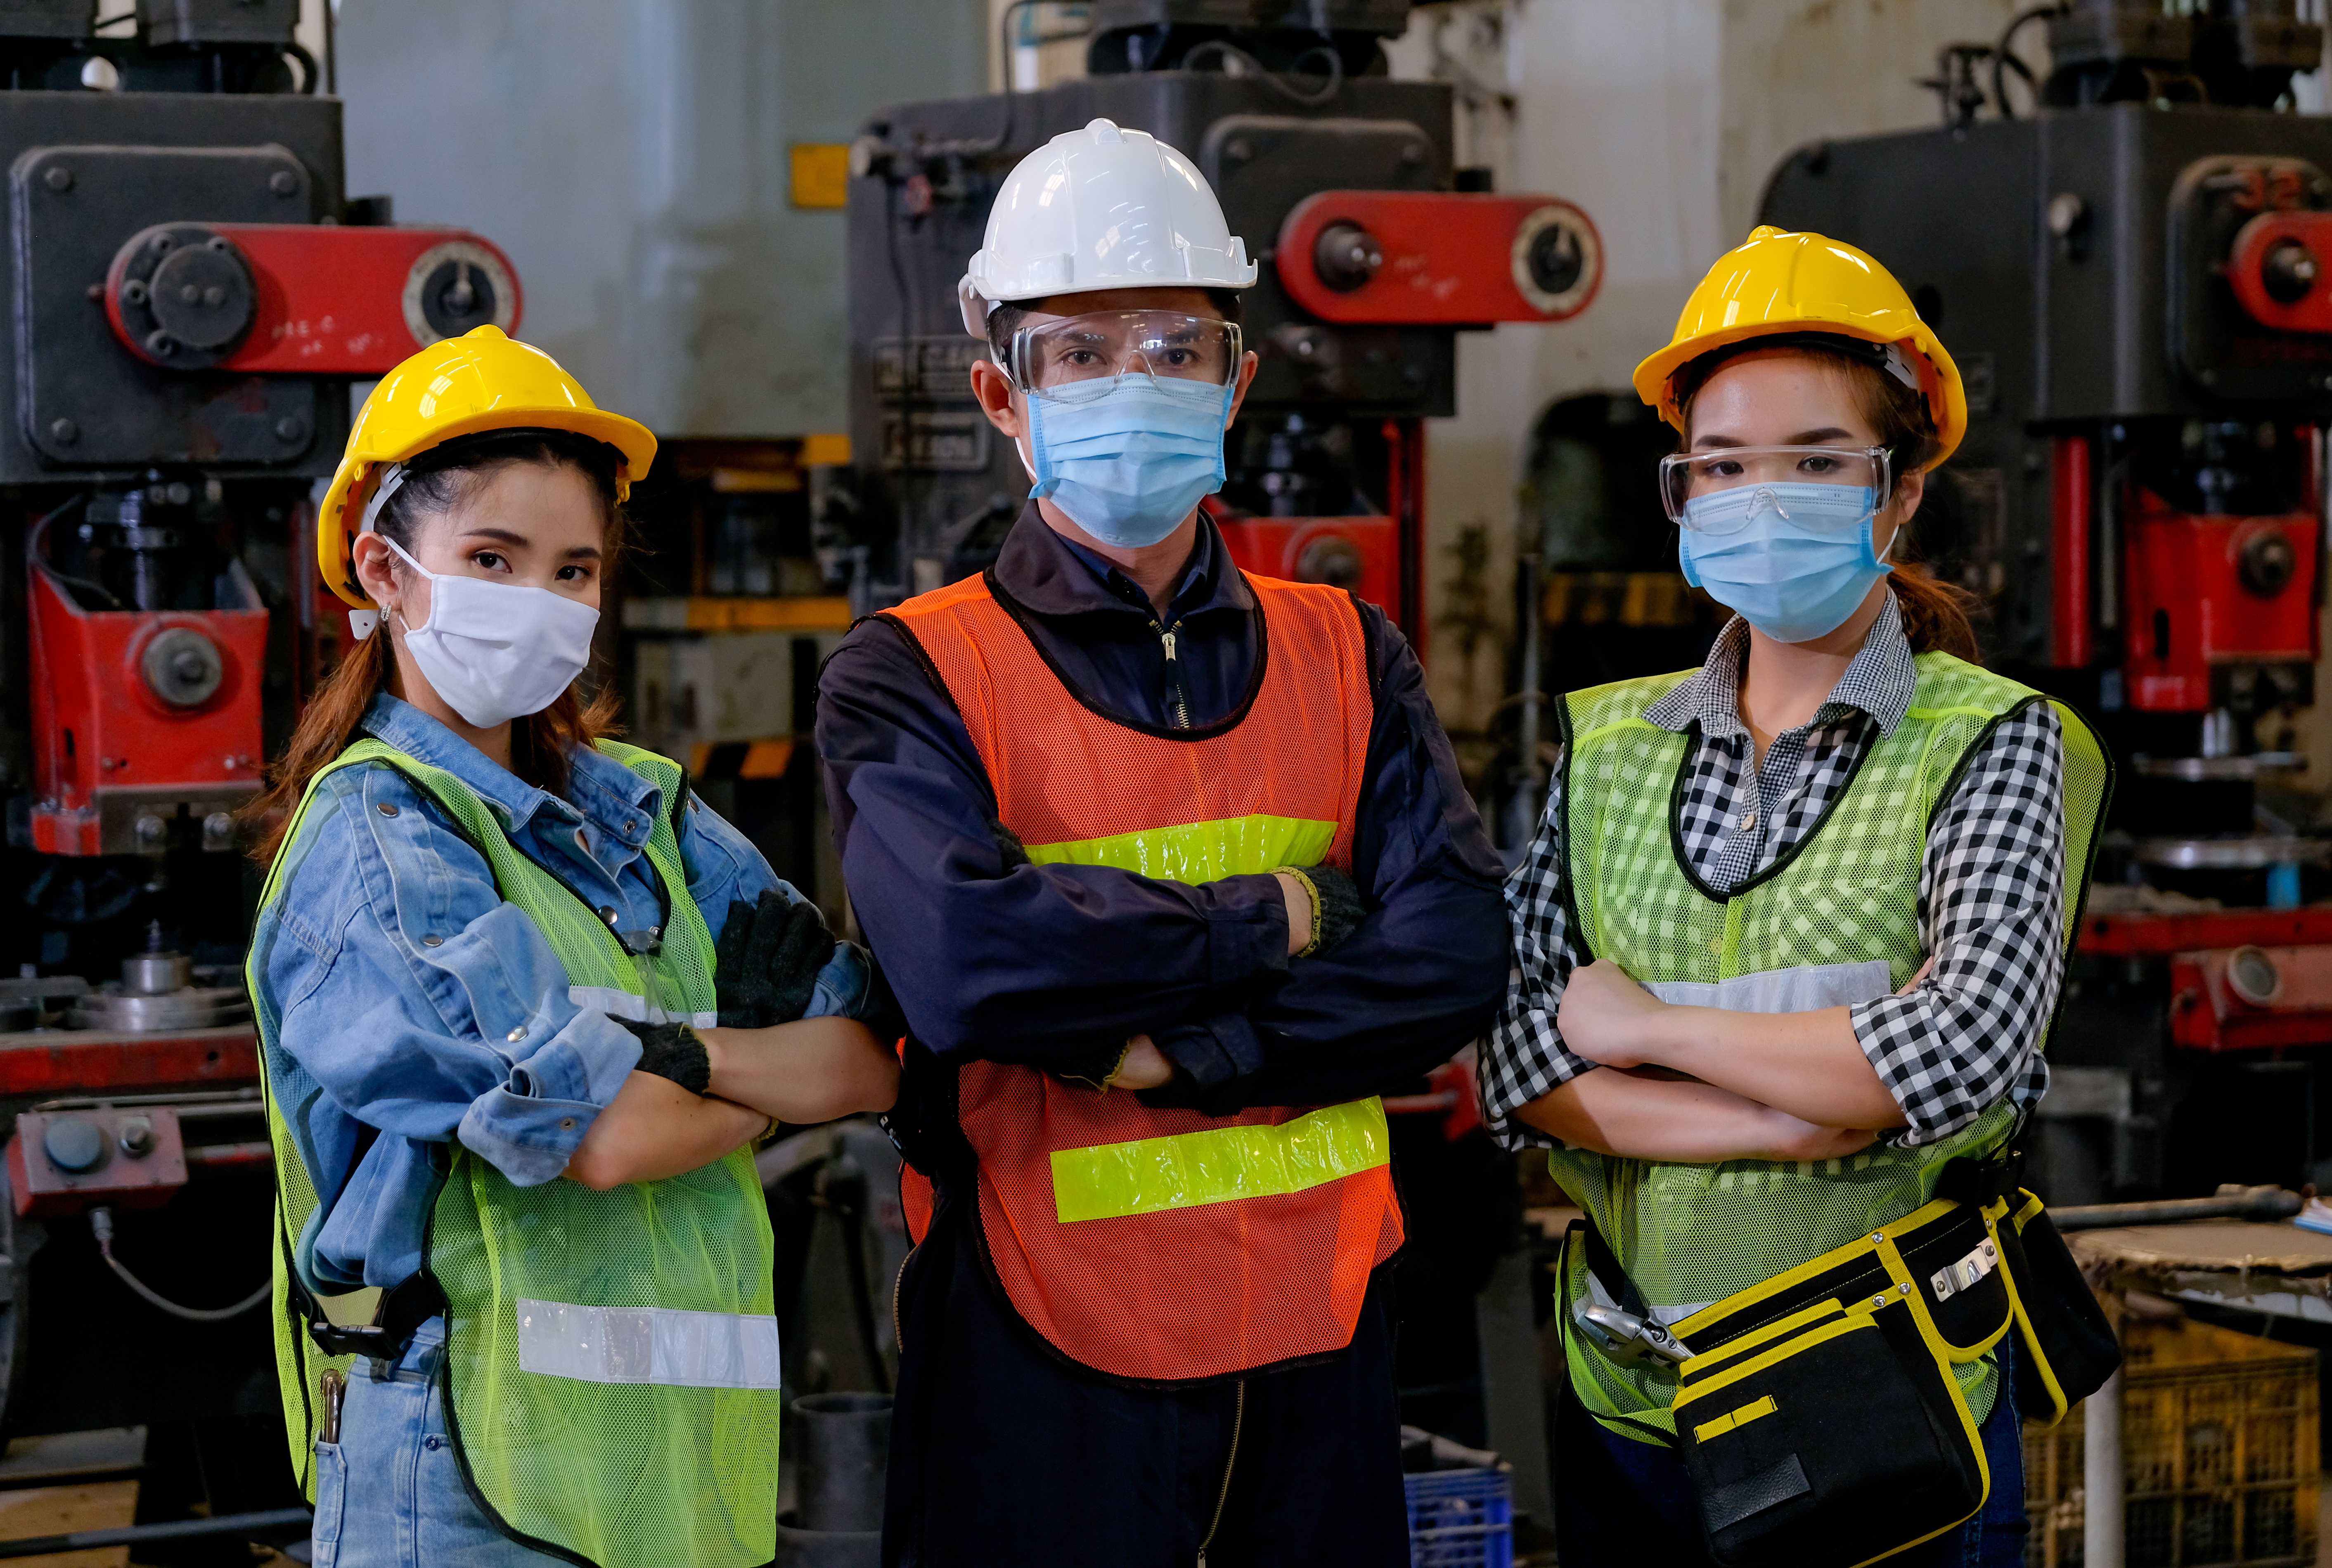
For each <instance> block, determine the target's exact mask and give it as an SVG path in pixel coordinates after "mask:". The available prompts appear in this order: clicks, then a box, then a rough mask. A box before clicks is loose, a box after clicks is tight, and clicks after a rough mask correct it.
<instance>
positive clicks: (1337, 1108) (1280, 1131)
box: [1053, 1098, 1392, 1225]
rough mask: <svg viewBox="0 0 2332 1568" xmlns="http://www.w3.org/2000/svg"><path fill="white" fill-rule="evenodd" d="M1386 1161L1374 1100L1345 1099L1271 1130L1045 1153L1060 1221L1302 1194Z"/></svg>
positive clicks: (1221, 1130) (1386, 1143) (1233, 1130)
mask: <svg viewBox="0 0 2332 1568" xmlns="http://www.w3.org/2000/svg"><path fill="white" fill-rule="evenodd" d="M1391 1161H1392V1145H1391V1137H1390V1134H1389V1133H1388V1132H1387V1130H1386V1127H1385V1114H1384V1102H1383V1101H1381V1100H1379V1099H1374V1098H1371V1099H1366V1100H1352V1101H1349V1102H1347V1103H1346V1104H1342V1105H1329V1106H1326V1107H1325V1108H1324V1109H1321V1110H1317V1111H1313V1112H1309V1113H1307V1114H1304V1115H1301V1116H1298V1117H1296V1118H1295V1120H1293V1121H1289V1122H1281V1123H1277V1124H1276V1125H1273V1126H1243V1127H1210V1128H1209V1129H1208V1130H1207V1131H1205V1132H1203V1133H1178V1134H1176V1135H1174V1136H1172V1137H1167V1138H1137V1139H1135V1140H1134V1141H1133V1142H1132V1143H1095V1144H1094V1145H1092V1146H1090V1147H1088V1148H1084V1149H1056V1150H1054V1151H1053V1202H1054V1206H1055V1208H1056V1210H1057V1211H1058V1213H1059V1215H1060V1219H1061V1223H1062V1224H1064V1225H1071V1224H1075V1222H1076V1221H1078V1220H1080V1219H1121V1218H1123V1217H1124V1216H1126V1215H1129V1214H1156V1213H1160V1212H1161V1211H1163V1210H1165V1209H1196V1208H1199V1207H1200V1206H1201V1205H1203V1204H1208V1203H1231V1202H1236V1201H1237V1200H1239V1199H1242V1198H1269V1197H1274V1196H1276V1195H1278V1194H1280V1193H1284V1192H1302V1191H1305V1190H1308V1189H1310V1188H1314V1187H1321V1186H1324V1185H1326V1184H1327V1183H1328V1182H1331V1181H1338V1180H1340V1179H1342V1178H1343V1177H1346V1176H1351V1175H1355V1174H1357V1173H1358V1172H1360V1171H1373V1170H1375V1169H1376V1168H1377V1167H1378V1166H1380V1165H1386V1164H1390V1163H1391Z"/></svg>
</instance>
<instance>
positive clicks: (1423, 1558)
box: [1401, 1470, 1515, 1568]
mask: <svg viewBox="0 0 2332 1568" xmlns="http://www.w3.org/2000/svg"><path fill="white" fill-rule="evenodd" d="M1401 1480H1402V1483H1403V1485H1404V1487H1406V1488H1407V1490H1408V1492H1409V1563H1410V1568H1514V1563H1515V1493H1514V1477H1513V1476H1512V1474H1511V1473H1510V1472H1508V1471H1505V1470H1423V1471H1419V1472H1416V1473H1414V1474H1411V1475H1408V1476H1404V1477H1401Z"/></svg>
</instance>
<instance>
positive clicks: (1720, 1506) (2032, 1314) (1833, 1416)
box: [1565, 1161, 2121, 1568]
mask: <svg viewBox="0 0 2332 1568" xmlns="http://www.w3.org/2000/svg"><path fill="white" fill-rule="evenodd" d="M2009 1169H2010V1167H2009V1162H2006V1161H1999V1162H1987V1163H1983V1164H1979V1163H1977V1162H1972V1161H1954V1162H1953V1163H1952V1165H1951V1166H1950V1167H1948V1168H1947V1169H1946V1171H1945V1177H1944V1182H1943V1186H1942V1188H1941V1189H1940V1192H1939V1196H1938V1197H1937V1198H1936V1199H1935V1201H1933V1202H1931V1203H1929V1204H1927V1205H1926V1207H1924V1208H1922V1209H1917V1210H1916V1211H1915V1212H1913V1213H1911V1214H1908V1215H1907V1216H1905V1217H1904V1218H1903V1219H1898V1220H1897V1221H1895V1222H1894V1223H1893V1224H1891V1225H1888V1226H1886V1227H1884V1228H1883V1229H1877V1230H1873V1231H1872V1232H1870V1233H1869V1234H1868V1236H1864V1237H1860V1238H1857V1239H1855V1240H1854V1241H1851V1242H1849V1243H1848V1244H1847V1245H1845V1246H1843V1247H1840V1248H1834V1249H1832V1250H1831V1251H1830V1252H1826V1253H1824V1254H1822V1255H1821V1257H1816V1258H1814V1259H1812V1260H1811V1261H1810V1262H1807V1263H1803V1264H1801V1265H1799V1266H1798V1267H1795V1268H1793V1269H1791V1270H1789V1271H1788V1272H1786V1273H1783V1274H1780V1275H1777V1276H1774V1277H1773V1278H1772V1279H1768V1280H1766V1281H1764V1282H1763V1284H1760V1285H1756V1286H1751V1287H1750V1288H1749V1289H1747V1290H1744V1291H1741V1292H1738V1293H1736V1294H1735V1295H1733V1296H1727V1297H1726V1298H1725V1299H1724V1300H1722V1301H1719V1302H1716V1303H1715V1304H1714V1305H1709V1306H1706V1307H1704V1308H1702V1309H1701V1310H1700V1311H1698V1312H1696V1313H1695V1314H1693V1315H1691V1316H1689V1317H1687V1318H1685V1319H1683V1320H1681V1321H1679V1322H1677V1323H1675V1324H1669V1325H1668V1326H1667V1329H1666V1331H1665V1332H1663V1331H1661V1330H1660V1329H1659V1328H1658V1325H1657V1324H1650V1323H1649V1313H1648V1312H1646V1311H1645V1310H1644V1308H1643V1306H1642V1300H1641V1297H1640V1296H1639V1295H1638V1294H1637V1293H1636V1292H1635V1290H1634V1287H1633V1286H1632V1285H1631V1284H1630V1283H1629V1282H1628V1280H1627V1278H1626V1276H1625V1275H1624V1274H1622V1273H1621V1272H1620V1270H1619V1268H1618V1267H1617V1263H1616V1261H1615V1260H1614V1259H1613V1258H1612V1256H1611V1254H1610V1249H1609V1248H1608V1247H1607V1246H1606V1245H1605V1244H1604V1242H1603V1240H1602V1238H1601V1237H1600V1236H1598V1235H1596V1233H1595V1231H1594V1229H1593V1228H1592V1227H1591V1226H1582V1227H1580V1228H1578V1229H1581V1230H1582V1232H1583V1235H1582V1240H1583V1244H1584V1246H1585V1249H1586V1251H1585V1256H1586V1260H1587V1265H1588V1271H1589V1273H1590V1274H1591V1276H1593V1277H1594V1278H1595V1279H1596V1281H1597V1283H1598V1284H1600V1285H1601V1287H1602V1289H1603V1291H1604V1293H1605V1294H1606V1295H1607V1296H1610V1297H1611V1298H1612V1299H1613V1300H1615V1301H1619V1302H1620V1303H1621V1305H1622V1308H1623V1311H1622V1312H1621V1313H1619V1314H1610V1313H1608V1312H1606V1313H1600V1314H1595V1315H1592V1316H1591V1317H1590V1318H1589V1319H1588V1321H1587V1322H1584V1323H1574V1324H1570V1326H1571V1327H1572V1328H1573V1329H1574V1330H1576V1331H1578V1332H1585V1333H1587V1334H1589V1335H1590V1338H1591V1340H1592V1341H1594V1342H1595V1343H1597V1346H1598V1348H1599V1349H1602V1350H1604V1351H1605V1353H1607V1354H1611V1353H1617V1355H1618V1358H1619V1359H1626V1358H1627V1356H1628V1355H1629V1354H1630V1353H1634V1352H1636V1351H1638V1350H1639V1348H1640V1349H1649V1351H1650V1352H1652V1353H1658V1354H1659V1355H1661V1356H1662V1357H1663V1358H1664V1359H1668V1360H1672V1361H1676V1362H1677V1393H1676V1399H1675V1401H1674V1404H1673V1407H1672V1408H1673V1410H1674V1412H1675V1416H1676V1428H1677V1439H1678V1442H1679V1444H1680V1445H1681V1447H1682V1448H1683V1452H1684V1461H1685V1466H1686V1468H1687V1471H1688V1472H1689V1473H1690V1475H1691V1477H1692V1483H1693V1488H1694V1491H1695V1494H1696V1498H1697V1500H1698V1503H1699V1506H1700V1515H1701V1527H1702V1532H1703V1535H1704V1536H1705V1538H1706V1543H1707V1547H1708V1553H1709V1555H1710V1557H1711V1558H1712V1559H1714V1560H1715V1561H1716V1563H1720V1564H1722V1565H1723V1568H1766V1565H1768V1564H1772V1565H1775V1568H1779V1565H1782V1564H1788V1565H1789V1568H1855V1565H1859V1564H1861V1563H1873V1562H1877V1561H1878V1560H1879V1559H1881V1558H1885V1557H1890V1556H1893V1555H1894V1554H1896V1553H1897V1552H1901V1551H1904V1550H1907V1548H1909V1547H1912V1546H1915V1545H1917V1544H1919V1543H1920V1542H1922V1541H1926V1540H1930V1539H1932V1538H1934V1537H1935V1536H1937V1535H1942V1534H1944V1533H1945V1531H1947V1530H1950V1529H1952V1528H1954V1526H1956V1525H1960V1524H1963V1523H1964V1522H1965V1521H1966V1520H1967V1519H1969V1518H1971V1517H1973V1516H1974V1514H1975V1513H1976V1511H1977V1510H1978V1509H1980V1508H1982V1507H1983V1503H1984V1498H1985V1496H1986V1495H1987V1494H1988V1493H1989V1491H1990V1490H1991V1484H1992V1477H1991V1475H1990V1473H1989V1470H1988V1468H1987V1467H1986V1465H1985V1463H1984V1455H1983V1439H1981V1438H1980V1437H1979V1436H1978V1433H1977V1425H1978V1423H1977V1421H1976V1420H1975V1417H1974V1413H1973V1412H1972V1411H1971V1410H1969V1408H1968V1404H1967V1401H1966V1398H1965V1396H1964V1394H1963V1393H1962V1391H1961V1389H1960V1385H1959V1381H1958V1379H1957V1378H1956V1377H1954V1375H1953V1368H1954V1366H1955V1365H1958V1364H1961V1363H1964V1362H1972V1361H1974V1360H1975V1359H1977V1358H1978V1357H1980V1356H1983V1355H1984V1354H1986V1353H1990V1352H1991V1351H1992V1350H1993V1347H1994V1346H1996V1345H1998V1344H1999V1343H2001V1341H2002V1340H2003V1339H2004V1338H2005V1337H2006V1336H2007V1334H2008V1333H2009V1331H2010V1330H2011V1329H2012V1328H2013V1329H2014V1330H2015V1331H2016V1334H2017V1338H2018V1341H2019V1343H2020V1346H2021V1353H2020V1354H2018V1355H2016V1356H2015V1357H2013V1358H2012V1360H2013V1362H2014V1366H2015V1377H2016V1395H2017V1399H2018V1401H2019V1404H2020V1406H2021V1408H2022V1409H2023V1410H2026V1412H2027V1413H2028V1414H2030V1415H2031V1416H2032V1417H2033V1418H2034V1419H2035V1420H2042V1421H2043V1422H2044V1424H2049V1425H2053V1424H2055V1422H2057V1421H2058V1420H2062V1419H2063V1417H2064V1414H2065V1411H2066V1410H2068V1409H2069V1408H2070V1407H2071V1406H2072V1405H2073V1404H2075V1403H2077V1402H2079V1401H2080V1400H2081V1399H2083V1398H2085V1397H2086V1396H2088V1394H2089V1393H2091V1392H2092V1391H2095V1390H2096V1389H2097V1388H2098V1385H2100V1384H2102V1383H2103V1382H2105V1380H2106V1379H2107V1377H2108V1376H2110V1375H2111V1374H2112V1372H2113V1371H2114V1369H2115V1368H2116V1367H2117V1366H2118V1365H2119V1364H2120V1361H2121V1353H2120V1347H2119V1345H2118V1343H2117V1341H2116V1338H2115V1335H2114V1331H2113V1327H2112V1324H2110V1323H2109V1322H2108V1321H2107V1318H2106V1316H2105V1315H2104V1312H2103V1311H2102V1309H2100V1308H2099V1307H2098V1303H2097V1298H2096V1297H2095V1296H2093V1295H2092V1294H2091V1293H2090V1291H2089V1288H2088V1285H2087V1284H2086V1283H2085V1282H2084V1281H2083V1280H2082V1278H2081V1274H2080V1270H2079V1267H2077V1266H2076V1265H2075V1264H2074V1262H2073V1257H2072V1254H2071V1253H2070V1252H2069V1250H2068V1249H2067V1248H2066V1247H2065V1243H2064V1240H2063V1238H2061V1237H2060V1236H2059V1235H2058V1233H2057V1228H2056V1227H2055V1226H2054V1225H2053V1224H2051V1223H2050V1219H2049V1217H2048V1214H2047V1212H2046V1211H2045V1210H2044V1209H2042V1207H2041V1200H2039V1199H2038V1198H2035V1197H2034V1196H2032V1194H2031V1193H2030V1192H2028V1191H2025V1190H2022V1189H2021V1188H2020V1187H2018V1186H2016V1185H2015V1183H2014V1179H2013V1177H2012V1176H2011V1175H2010V1174H2009V1173H2008V1172H2009ZM1615 1286H1616V1287H1617V1288H1615ZM1570 1316H1571V1315H1570V1314H1568V1313H1566V1314H1565V1317H1566V1319H1569V1318H1570ZM1599 1319H1600V1323H1599ZM1639 1319H1640V1320H1642V1321H1643V1324H1647V1325H1649V1327H1647V1328H1646V1330H1645V1332H1643V1333H1641V1334H1639V1335H1638V1336H1637V1338H1638V1340H1639V1342H1640V1344H1634V1343H1617V1342H1615V1341H1614V1340H1613V1339H1612V1338H1611V1336H1610V1334H1608V1333H1607V1332H1603V1331H1602V1325H1605V1324H1624V1325H1627V1326H1628V1328H1630V1329H1632V1328H1634V1327H1636V1326H1637V1324H1636V1320H1639Z"/></svg>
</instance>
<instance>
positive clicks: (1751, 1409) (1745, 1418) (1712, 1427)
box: [1692, 1394, 1782, 1443]
mask: <svg viewBox="0 0 2332 1568" xmlns="http://www.w3.org/2000/svg"><path fill="white" fill-rule="evenodd" d="M1781 1408H1782V1407H1781V1406H1779V1405H1777V1404H1775V1403H1774V1402H1773V1395H1771V1394H1767V1395H1766V1396H1765V1397H1764V1398H1763V1399H1762V1400H1753V1401H1750V1402H1749V1403H1747V1404H1745V1405H1743V1406H1742V1407H1741V1408H1740V1409H1739V1410H1728V1411H1726V1412H1725V1414H1724V1415H1721V1416H1719V1417H1717V1418H1716V1420H1713V1421H1703V1422H1701V1423H1700V1425H1698V1426H1696V1427H1695V1428H1693V1429H1692V1439H1693V1441H1695V1442H1696V1443H1705V1442H1706V1441H1708V1439H1711V1438H1721V1437H1723V1436H1724V1435H1725V1433H1727V1432H1729V1431H1732V1430H1734V1429H1735V1428H1738V1427H1745V1426H1747V1425H1748V1424H1749V1423H1750V1422H1751V1421H1754V1420H1756V1419H1757V1418H1758V1417H1760V1416H1770V1415H1772V1414H1773V1412H1774V1411H1775V1410H1780V1409H1781Z"/></svg>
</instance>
